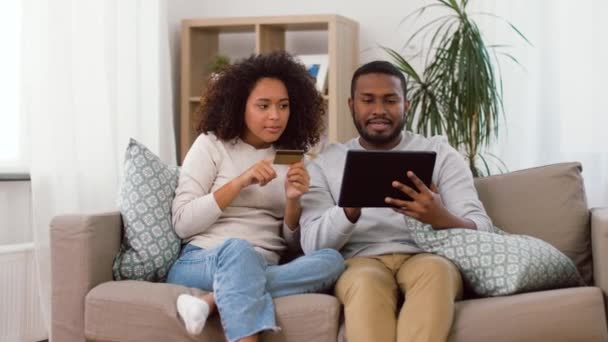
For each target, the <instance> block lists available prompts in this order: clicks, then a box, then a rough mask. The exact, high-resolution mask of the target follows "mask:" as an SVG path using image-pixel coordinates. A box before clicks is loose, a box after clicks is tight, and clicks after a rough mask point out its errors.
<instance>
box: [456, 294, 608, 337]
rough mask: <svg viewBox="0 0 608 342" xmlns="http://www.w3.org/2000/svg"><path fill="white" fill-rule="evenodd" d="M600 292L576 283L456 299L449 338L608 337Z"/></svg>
mask: <svg viewBox="0 0 608 342" xmlns="http://www.w3.org/2000/svg"><path fill="white" fill-rule="evenodd" d="M607 340H608V331H607V329H606V316H605V313H604V300H603V296H602V291H601V290H600V289H599V288H597V287H577V288H571V289H562V290H551V291H542V292H534V293H525V294H519V295H513V296H507V297H494V298H482V299H473V300H465V301H461V302H457V303H456V308H455V315H454V323H453V325H452V330H451V333H450V336H449V338H448V341H449V342H477V341H479V342H486V341H493V342H511V341H518V342H528V341H529V342H537V341H552V342H561V341H563V342H566V341H568V342H569V341H589V342H591V341H607Z"/></svg>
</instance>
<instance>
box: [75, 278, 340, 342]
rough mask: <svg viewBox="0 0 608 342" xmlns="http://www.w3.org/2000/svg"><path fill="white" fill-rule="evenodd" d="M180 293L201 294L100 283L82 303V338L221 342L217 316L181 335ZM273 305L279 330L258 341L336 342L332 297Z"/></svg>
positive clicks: (295, 299) (301, 297)
mask: <svg viewBox="0 0 608 342" xmlns="http://www.w3.org/2000/svg"><path fill="white" fill-rule="evenodd" d="M182 293H188V294H191V295H201V294H203V292H202V291H200V290H197V289H193V288H187V287H183V286H179V285H174V284H165V283H150V282H143V281H133V280H127V281H112V282H107V283H103V284H100V285H98V286H97V287H95V288H93V289H92V290H91V291H90V292H89V293H88V295H87V296H86V299H85V335H86V337H87V339H88V340H93V341H148V342H154V341H159V342H160V341H163V342H164V341H199V342H200V341H209V342H214V341H223V340H224V337H223V336H224V335H223V329H222V327H221V324H220V320H219V317H218V315H217V314H215V315H212V316H211V318H210V319H209V320H208V321H207V324H206V326H205V329H204V330H203V333H202V334H201V336H197V337H192V336H189V335H188V334H187V333H186V329H185V328H184V324H183V322H182V321H181V320H180V318H179V316H178V314H177V308H176V305H175V303H176V300H177V296H179V295H180V294H182ZM274 304H275V311H276V317H277V324H278V325H279V327H281V331H280V332H278V333H271V332H265V333H263V334H262V340H263V341H273V342H274V341H276V342H278V341H290V342H298V341H302V342H308V341H322V342H323V341H327V342H329V341H331V342H335V341H336V337H337V334H338V319H339V317H340V304H339V302H338V300H337V299H336V298H335V297H332V296H329V295H324V294H303V295H294V296H287V297H281V298H276V299H274Z"/></svg>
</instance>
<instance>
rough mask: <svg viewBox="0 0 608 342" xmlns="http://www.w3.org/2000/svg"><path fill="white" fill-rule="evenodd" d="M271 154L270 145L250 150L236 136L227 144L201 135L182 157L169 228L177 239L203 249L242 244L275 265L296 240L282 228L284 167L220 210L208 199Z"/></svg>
mask: <svg viewBox="0 0 608 342" xmlns="http://www.w3.org/2000/svg"><path fill="white" fill-rule="evenodd" d="M274 155H275V149H274V147H270V148H266V149H255V148H254V147H253V146H251V145H249V144H247V143H245V142H243V141H242V140H241V139H238V138H237V139H235V140H233V141H228V142H226V141H222V140H220V139H218V138H217V137H216V136H215V135H214V134H212V133H210V134H208V135H206V134H201V135H200V136H199V137H198V138H197V139H196V141H195V142H194V144H193V145H192V147H191V148H190V150H189V151H188V153H187V154H186V158H185V159H184V163H183V165H182V168H181V172H180V177H179V183H178V186H177V189H176V191H175V199H174V200H173V227H174V229H175V232H176V233H177V235H178V236H179V237H180V238H182V239H184V242H190V243H192V244H194V245H196V246H199V247H201V248H205V249H211V248H214V247H217V246H219V245H220V244H221V243H223V242H224V241H225V240H227V239H229V238H239V239H243V240H247V241H249V242H250V243H251V244H252V245H253V246H254V247H255V248H256V250H257V251H258V252H260V253H261V254H262V255H263V256H264V258H265V259H266V260H267V261H268V263H269V264H276V263H277V262H278V260H279V257H280V253H281V252H283V251H284V250H285V249H286V244H287V243H289V244H290V245H292V244H293V243H297V242H298V239H297V238H296V236H295V235H296V234H295V233H294V232H292V231H291V230H290V229H289V228H288V227H287V225H285V224H283V215H284V211H285V185H284V183H285V175H286V173H287V167H286V166H284V165H273V168H274V169H275V171H276V173H277V178H275V179H273V180H272V181H271V182H270V183H268V184H266V185H265V186H263V187H262V186H259V185H257V184H254V185H251V186H248V187H246V188H245V189H243V190H241V192H240V193H239V195H238V196H237V197H236V198H235V199H234V200H233V201H232V203H230V205H228V207H226V208H225V209H224V211H222V210H221V209H220V208H219V206H218V204H217V202H216V201H215V197H214V196H213V192H215V191H216V190H218V189H219V188H220V187H222V186H223V185H224V184H226V183H227V182H228V181H230V180H232V179H233V178H235V177H237V176H239V175H240V174H241V173H242V172H243V171H245V170H247V169H248V168H249V167H251V166H252V165H253V164H255V163H256V162H258V161H260V160H262V159H267V158H271V157H273V156H274ZM281 231H282V232H283V235H282V236H281ZM283 237H285V238H283Z"/></svg>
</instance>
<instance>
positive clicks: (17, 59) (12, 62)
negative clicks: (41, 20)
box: [0, 1, 28, 173]
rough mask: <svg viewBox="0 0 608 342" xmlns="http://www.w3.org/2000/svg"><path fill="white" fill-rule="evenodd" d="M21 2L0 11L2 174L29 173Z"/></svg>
mask: <svg viewBox="0 0 608 342" xmlns="http://www.w3.org/2000/svg"><path fill="white" fill-rule="evenodd" d="M20 40H21V1H8V2H6V3H4V4H2V11H0V42H2V44H3V48H2V53H0V75H2V77H0V173H15V172H27V171H28V167H27V162H26V161H27V159H28V158H27V155H28V153H27V149H26V144H25V141H26V137H25V132H26V120H25V116H24V115H23V114H22V111H21V108H20V107H21V80H20V79H21V43H20Z"/></svg>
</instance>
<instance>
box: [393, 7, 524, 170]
mask: <svg viewBox="0 0 608 342" xmlns="http://www.w3.org/2000/svg"><path fill="white" fill-rule="evenodd" d="M468 3H469V1H468V0H437V3H433V4H430V5H427V6H424V7H421V8H419V9H418V10H416V11H415V12H413V13H412V14H411V15H409V16H408V17H406V19H404V20H407V19H409V18H411V17H412V16H413V15H416V14H418V15H419V14H421V13H422V12H424V11H425V10H427V9H428V8H429V7H444V8H446V9H447V10H448V12H449V13H448V14H447V15H443V16H441V17H440V18H437V19H433V20H431V21H430V22H429V23H427V24H425V25H423V26H422V27H421V28H420V29H418V30H417V31H416V32H415V33H414V34H413V35H412V36H411V37H410V39H409V40H408V41H407V42H406V46H407V45H409V43H410V42H411V41H412V40H413V39H415V38H416V37H418V36H419V35H421V34H424V35H427V37H430V46H429V47H428V48H427V49H426V50H425V51H423V53H422V55H423V56H424V55H426V57H425V58H424V60H425V61H426V62H425V67H424V70H423V71H422V73H418V72H416V70H415V69H414V68H413V67H412V65H411V64H410V63H409V62H408V61H407V60H406V58H405V57H403V56H402V55H401V54H400V53H398V52H397V51H395V50H393V49H390V48H384V50H385V51H386V52H387V53H388V55H389V56H390V57H391V59H392V62H393V64H395V66H397V67H398V68H399V69H400V70H402V71H403V72H404V73H405V74H406V75H407V78H408V81H409V88H410V101H411V107H410V113H412V115H408V116H407V121H406V127H407V128H408V129H410V130H413V131H416V132H419V133H422V134H425V135H435V134H444V135H446V136H447V138H448V140H449V142H450V144H452V146H454V147H455V148H457V149H458V150H460V151H461V152H462V153H463V154H464V155H465V157H466V159H467V162H468V165H469V167H470V169H471V172H472V173H473V175H474V176H476V177H477V176H482V175H488V174H490V171H491V167H490V164H492V163H491V161H490V160H489V159H490V158H492V159H494V161H495V163H494V164H495V165H497V166H498V168H499V170H504V169H506V167H505V166H504V163H502V161H500V159H498V158H497V157H496V156H494V155H492V154H490V153H488V152H486V151H485V150H486V149H487V147H488V145H489V143H490V142H491V140H492V138H494V137H496V136H497V135H498V127H499V126H498V123H499V117H500V116H501V114H502V113H503V106H502V87H501V82H502V81H501V76H500V73H497V71H496V69H495V66H498V65H499V64H498V62H499V61H498V58H497V56H498V55H503V56H506V57H508V58H510V59H512V60H513V61H515V62H517V60H516V59H515V58H514V57H513V56H511V55H510V54H508V53H505V52H501V51H496V49H495V47H496V46H491V45H488V44H486V41H485V39H484V37H483V36H482V34H481V32H480V30H479V27H478V26H477V24H476V23H475V21H473V19H472V18H471V16H470V15H469V13H468V12H467V5H468ZM509 25H510V26H511V28H512V29H513V30H514V32H516V33H517V34H518V35H519V36H521V37H522V38H523V39H524V40H525V41H526V42H527V41H528V40H527V39H526V38H525V37H524V36H523V35H522V34H521V32H519V30H517V28H515V26H513V25H511V24H509ZM494 63H496V64H494Z"/></svg>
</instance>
